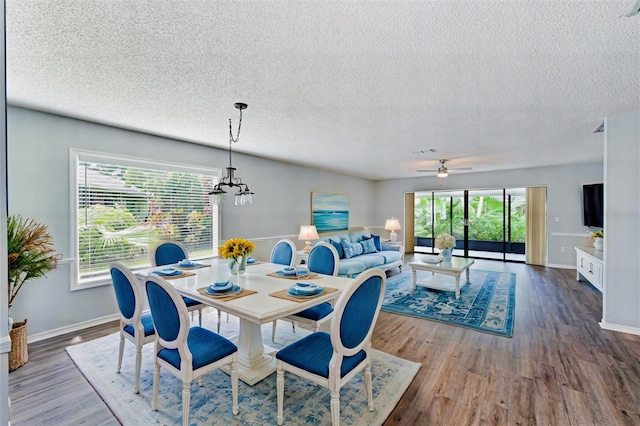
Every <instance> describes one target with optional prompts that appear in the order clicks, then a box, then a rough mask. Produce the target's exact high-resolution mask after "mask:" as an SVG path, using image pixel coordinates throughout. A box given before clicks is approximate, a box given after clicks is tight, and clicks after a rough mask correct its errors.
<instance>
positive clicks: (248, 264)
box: [247, 260, 264, 266]
mask: <svg viewBox="0 0 640 426" xmlns="http://www.w3.org/2000/svg"><path fill="white" fill-rule="evenodd" d="M261 263H264V262H263V261H261V260H256V261H255V262H253V263H249V262H247V266H251V265H259V264H261Z"/></svg>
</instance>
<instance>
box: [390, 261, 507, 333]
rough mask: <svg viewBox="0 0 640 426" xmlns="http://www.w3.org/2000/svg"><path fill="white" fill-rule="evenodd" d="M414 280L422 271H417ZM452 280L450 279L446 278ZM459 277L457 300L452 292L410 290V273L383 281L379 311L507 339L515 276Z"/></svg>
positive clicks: (484, 274)
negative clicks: (384, 290) (384, 285)
mask: <svg viewBox="0 0 640 426" xmlns="http://www.w3.org/2000/svg"><path fill="white" fill-rule="evenodd" d="M417 273H418V279H420V278H421V277H423V276H426V274H431V273H430V272H426V271H417ZM446 278H450V279H451V280H453V277H446ZM469 282H470V284H468V285H467V284H465V283H466V274H464V273H463V274H462V276H461V277H460V299H456V297H455V294H454V292H453V291H441V290H434V289H427V288H425V287H421V286H418V287H417V288H416V289H415V290H414V289H413V274H412V272H411V269H410V268H408V270H407V271H405V272H403V273H401V274H398V275H393V276H390V277H389V278H387V291H386V293H385V297H384V302H383V304H382V310H383V311H387V312H393V313H396V314H402V315H409V316H413V317H418V318H425V319H429V320H433V321H440V322H444V323H447V324H453V325H458V326H460V327H467V328H471V329H474V330H478V331H483V332H486V333H493V334H498V335H500V336H507V337H511V336H512V334H513V314H514V309H515V294H516V276H515V274H513V273H510V272H494V271H481V270H478V269H470V277H469Z"/></svg>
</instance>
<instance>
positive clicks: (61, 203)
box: [8, 107, 375, 336]
mask: <svg viewBox="0 0 640 426" xmlns="http://www.w3.org/2000/svg"><path fill="white" fill-rule="evenodd" d="M247 125H249V123H248V124H247ZM225 137H226V135H221V138H225ZM240 143H242V142H240ZM70 147H73V148H80V149H86V150H94V151H101V152H111V153H115V154H120V155H128V156H134V157H144V158H151V159H156V160H162V161H179V162H181V163H189V164H194V165H199V166H210V167H220V168H221V169H222V168H224V167H226V166H227V163H228V153H227V151H225V150H218V149H214V148H209V147H205V146H201V145H196V144H192V143H186V142H180V141H175V140H170V139H165V138H160V137H155V136H150V135H146V134H141V133H135V132H130V131H126V130H121V129H116V128H112V127H107V126H102V125H96V124H92V123H88V122H84V121H79V120H74V119H69V118H65V117H60V116H56V115H51V114H45V113H40V112H35V111H30V110H27V109H22V108H15V107H10V108H9V109H8V158H9V165H8V174H9V178H8V183H9V190H8V198H9V214H21V215H23V216H26V217H30V218H33V219H35V220H37V221H38V222H41V223H43V224H46V225H47V226H48V227H49V231H50V233H51V235H52V237H53V239H54V242H55V247H56V249H57V250H58V251H59V252H61V253H63V255H64V257H65V258H69V256H70V255H69V253H70V247H71V235H70V230H69V229H70V221H69V213H70V208H71V206H70V205H71V201H70V187H69V185H70V184H69V170H70V165H69V148H70ZM301 149H304V146H301ZM233 165H234V166H235V167H236V168H237V169H238V171H237V174H238V176H240V177H242V179H243V181H245V182H246V183H247V184H249V186H250V188H251V190H252V191H254V192H255V193H256V195H255V198H254V204H252V205H250V206H234V205H233V199H232V198H231V197H230V196H228V197H229V201H231V202H230V203H228V204H225V205H224V207H223V210H222V223H221V226H222V228H221V229H222V236H221V237H222V238H223V239H227V238H230V237H236V236H237V237H246V238H256V237H270V236H274V235H275V236H280V235H294V236H297V234H298V231H299V229H300V225H302V224H309V223H310V222H311V195H310V193H311V192H312V191H321V192H333V193H341V194H348V195H350V225H351V226H364V225H367V224H370V223H371V222H372V220H373V217H374V207H375V201H374V200H375V196H374V183H373V182H371V181H368V180H365V179H359V178H353V177H348V176H344V175H339V174H335V173H329V172H324V171H320V170H312V169H308V168H303V167H298V166H294V165H290V164H286V163H282V162H278V161H271V160H267V159H261V158H257V157H252V156H247V155H241V154H234V156H233ZM70 267H71V265H70V264H69V263H66V264H65V263H63V264H62V265H60V268H59V269H58V270H55V271H51V272H50V273H48V274H47V276H48V278H46V279H39V280H33V281H32V282H29V283H28V284H27V285H26V286H25V287H24V288H23V289H22V290H21V292H20V294H19V295H18V297H17V298H16V300H15V303H14V306H13V307H12V314H13V316H14V318H15V319H16V320H21V319H23V318H28V319H29V335H30V336H33V335H34V334H40V335H41V336H42V333H44V332H48V331H51V330H57V329H64V327H68V326H70V325H73V324H78V323H83V322H85V324H90V323H91V321H93V320H95V319H99V318H103V317H108V316H110V315H114V314H115V313H116V312H117V306H116V303H115V298H114V295H113V290H112V289H111V287H110V286H102V287H97V288H92V289H86V290H80V291H74V292H71V291H69V280H70V270H71V268H70Z"/></svg>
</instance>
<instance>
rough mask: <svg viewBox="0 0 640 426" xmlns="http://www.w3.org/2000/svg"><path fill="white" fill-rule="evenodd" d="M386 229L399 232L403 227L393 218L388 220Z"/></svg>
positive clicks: (385, 225)
mask: <svg viewBox="0 0 640 426" xmlns="http://www.w3.org/2000/svg"><path fill="white" fill-rule="evenodd" d="M384 229H386V230H387V231H399V230H401V229H402V227H401V226H400V221H399V220H398V219H396V218H395V217H392V218H391V219H387V222H386V223H385V224H384Z"/></svg>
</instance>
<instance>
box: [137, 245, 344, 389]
mask: <svg viewBox="0 0 640 426" xmlns="http://www.w3.org/2000/svg"><path fill="white" fill-rule="evenodd" d="M197 262H198V263H202V264H207V265H211V266H208V267H204V268H198V269H189V270H184V271H185V272H192V273H193V275H188V274H187V275H188V276H185V277H182V278H173V279H170V280H167V281H168V282H169V283H171V284H172V285H173V287H174V288H175V289H176V290H177V291H178V293H180V294H181V295H183V296H187V297H190V298H192V299H195V300H198V301H200V302H202V303H204V304H205V305H208V306H212V307H214V308H216V309H220V310H222V311H224V312H228V313H229V314H231V315H235V316H237V317H239V318H240V325H239V330H238V335H237V336H236V337H235V338H233V340H234V343H235V344H236V346H237V347H238V364H239V365H238V373H239V377H240V379H241V380H242V381H244V382H245V383H247V384H249V385H254V384H256V383H258V382H259V381H261V380H262V379H264V378H265V377H267V376H269V375H270V374H271V373H273V372H274V371H275V370H276V367H275V353H276V352H277V349H275V348H273V347H270V346H267V345H265V344H264V343H263V341H262V331H261V326H262V324H266V323H271V322H272V321H273V320H276V319H278V318H284V317H286V316H288V315H292V314H294V313H296V312H300V311H302V310H304V309H307V308H309V307H311V306H314V305H317V304H319V303H322V302H326V301H329V300H332V299H336V298H337V297H339V296H340V293H341V292H342V290H344V289H345V288H346V287H347V286H348V285H349V284H351V283H352V282H353V279H351V278H342V277H334V276H330V275H320V276H319V277H318V278H309V279H304V282H312V283H315V284H317V285H321V286H323V287H332V288H336V289H337V291H335V292H332V293H325V294H321V295H319V296H317V297H314V298H308V299H303V300H302V301H300V302H297V301H292V300H286V299H281V298H277V297H273V296H269V294H271V293H274V292H276V291H279V290H285V289H288V288H289V287H291V286H292V285H293V284H295V282H296V281H295V280H291V279H285V278H276V277H272V276H268V275H267V274H269V273H273V272H276V271H279V270H281V269H282V268H283V265H279V264H274V263H257V264H254V265H247V269H246V272H245V273H244V274H242V275H236V274H231V273H230V272H229V268H228V262H227V261H226V260H224V259H221V258H210V259H201V260H197ZM168 266H176V265H166V266H162V267H153V268H147V269H143V270H138V271H136V272H135V274H136V276H137V277H138V278H140V279H141V280H143V279H144V277H145V276H146V275H147V274H152V275H153V276H158V275H157V274H153V271H156V270H159V269H162V268H166V267H168ZM227 279H229V280H230V281H232V282H233V283H234V284H236V285H239V286H240V287H241V288H244V289H248V290H255V291H256V293H254V294H251V295H248V296H243V297H239V298H236V299H233V300H228V301H223V300H221V299H214V298H211V297H208V296H205V295H202V294H200V293H198V289H200V288H206V287H207V286H208V285H209V284H212V283H214V282H218V281H224V280H227Z"/></svg>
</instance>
